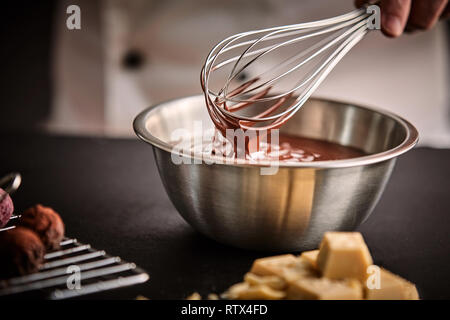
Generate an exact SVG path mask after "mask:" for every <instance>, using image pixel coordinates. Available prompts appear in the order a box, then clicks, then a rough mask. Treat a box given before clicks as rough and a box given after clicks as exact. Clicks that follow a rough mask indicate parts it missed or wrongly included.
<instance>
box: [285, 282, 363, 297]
mask: <svg viewBox="0 0 450 320" xmlns="http://www.w3.org/2000/svg"><path fill="white" fill-rule="evenodd" d="M286 297H287V299H293V300H296V299H300V300H361V299H362V298H363V289H362V286H361V283H360V282H359V281H358V280H355V279H347V280H332V279H327V278H314V277H309V278H301V279H299V280H297V281H295V282H293V283H291V284H290V285H289V287H288V289H287V296H286Z"/></svg>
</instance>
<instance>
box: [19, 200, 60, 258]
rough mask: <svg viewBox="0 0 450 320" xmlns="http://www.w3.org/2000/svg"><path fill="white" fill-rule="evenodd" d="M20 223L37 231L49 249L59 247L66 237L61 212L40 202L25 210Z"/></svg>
mask: <svg viewBox="0 0 450 320" xmlns="http://www.w3.org/2000/svg"><path fill="white" fill-rule="evenodd" d="M18 225H20V226H22V227H25V228H29V229H31V230H33V231H34V232H36V234H37V235H38V236H39V237H40V238H41V241H42V243H43V244H44V246H45V248H46V249H47V250H55V249H58V248H59V243H60V242H61V240H62V239H63V237H64V223H63V221H62V220H61V217H60V216H59V214H57V213H56V212H55V211H54V210H53V209H52V208H49V207H44V206H43V205H40V204H38V205H35V206H34V207H31V208H29V209H27V210H25V211H24V212H23V213H22V217H21V218H20V219H19V221H18Z"/></svg>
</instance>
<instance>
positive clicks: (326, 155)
mask: <svg viewBox="0 0 450 320" xmlns="http://www.w3.org/2000/svg"><path fill="white" fill-rule="evenodd" d="M278 140H279V141H278V143H277V144H275V143H272V144H271V143H266V142H263V141H260V142H259V144H258V146H257V147H256V146H254V144H251V143H246V146H245V153H244V152H243V153H241V154H243V156H245V159H247V160H251V161H280V162H286V163H287V162H289V163H292V162H313V161H328V160H342V159H350V158H357V157H362V156H365V155H367V153H366V152H364V151H362V150H360V149H357V148H354V147H348V146H343V145H340V144H337V143H333V142H329V141H325V140H320V139H313V138H306V137H301V136H296V135H291V134H286V133H280V134H279V139H278ZM251 145H253V146H251ZM188 148H189V149H190V150H191V151H192V152H193V153H196V154H203V155H205V156H222V157H228V158H232V159H233V158H234V159H235V158H243V156H239V151H238V149H237V148H236V147H235V146H233V145H232V144H231V142H229V141H228V140H227V139H226V138H224V137H223V136H222V135H221V134H220V133H218V131H216V135H215V136H214V137H213V138H209V139H206V140H203V141H202V144H198V143H197V144H190V146H189V147H188Z"/></svg>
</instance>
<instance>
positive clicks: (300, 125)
mask: <svg viewBox="0 0 450 320" xmlns="http://www.w3.org/2000/svg"><path fill="white" fill-rule="evenodd" d="M195 121H201V122H202V125H203V127H204V128H210V127H212V122H211V120H210V118H209V115H208V113H207V110H206V107H205V102H204V98H203V96H192V97H186V98H181V99H177V100H172V101H168V102H164V103H161V104H158V105H156V106H154V107H151V108H148V109H146V110H144V111H143V112H142V113H140V114H139V115H138V116H137V117H136V119H135V121H134V130H135V132H136V134H137V135H138V136H139V137H140V138H141V139H142V140H144V141H145V142H147V143H149V144H151V145H152V146H153V150H154V154H155V159H156V162H157V165H158V169H159V173H160V175H161V179H162V182H163V184H164V187H165V188H166V191H167V193H168V195H169V197H170V199H171V201H172V202H173V204H174V205H175V207H176V208H177V210H178V212H179V213H180V214H181V215H182V216H183V218H184V219H185V220H186V221H187V222H188V223H189V224H190V225H191V226H193V227H194V228H195V229H197V230H198V231H200V232H201V233H203V234H205V235H206V236H208V237H210V238H213V239H215V240H217V241H219V242H222V243H226V244H230V245H233V246H236V247H241V248H247V249H256V250H270V251H295V250H306V249H312V248H317V246H318V244H319V241H320V239H321V238H322V235H323V233H324V232H325V231H328V230H354V229H355V228H356V227H357V226H358V225H359V224H361V223H362V222H363V221H364V220H365V219H366V218H367V217H368V216H369V215H370V213H371V212H372V210H373V208H374V207H375V205H376V204H377V202H378V200H379V199H380V197H381V194H382V193H383V190H384V188H385V186H386V183H387V182H388V180H389V177H390V175H391V172H392V169H393V167H394V164H395V161H396V158H397V156H399V155H401V154H402V153H404V152H406V151H408V150H410V149H411V148H412V147H413V146H414V145H415V144H416V143H417V141H418V132H417V130H416V129H415V128H414V126H412V125H411V124H410V123H409V122H408V121H406V120H404V119H402V118H400V117H398V116H396V115H393V114H391V113H388V112H384V111H379V110H374V109H371V108H364V107H360V106H356V105H353V104H349V103H341V102H335V101H328V100H322V99H310V100H309V101H308V102H307V103H306V104H305V105H304V107H303V108H302V109H301V110H300V111H299V112H298V113H297V114H296V115H295V116H294V117H293V118H292V119H291V120H290V121H289V122H287V123H286V125H284V126H283V127H282V128H281V132H286V133H290V134H294V135H301V136H304V137H309V138H317V139H323V140H327V141H331V142H335V143H339V144H341V145H344V146H352V147H356V148H359V149H362V150H364V151H365V152H367V153H369V155H367V156H364V157H359V158H352V159H348V160H337V161H319V162H310V163H296V164H294V163H292V164H286V163H284V164H283V163H280V168H279V170H278V172H277V173H276V174H275V175H261V174H260V173H261V171H260V166H258V165H255V164H249V163H246V161H241V162H240V163H238V164H205V163H203V164H194V163H193V161H192V160H193V159H192V157H187V158H186V156H185V157H184V158H185V160H189V161H190V162H191V164H182V165H176V164H174V163H173V161H172V158H171V151H172V145H171V144H169V142H170V141H171V134H172V133H173V132H174V130H176V129H179V128H184V129H187V130H188V131H189V132H192V131H193V130H194V126H195ZM197 124H198V122H197ZM162 223H164V222H162Z"/></svg>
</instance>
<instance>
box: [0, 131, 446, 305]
mask: <svg viewBox="0 0 450 320" xmlns="http://www.w3.org/2000/svg"><path fill="white" fill-rule="evenodd" d="M0 143H1V147H2V153H1V158H0V159H1V160H0V176H2V175H4V174H6V173H8V172H12V171H18V172H20V173H22V176H23V183H22V186H21V189H20V190H19V191H18V192H17V193H15V194H14V195H13V200H14V202H15V206H16V211H17V212H20V211H22V210H24V209H26V208H27V207H29V206H31V205H34V204H35V203H42V204H45V205H48V206H51V207H53V208H55V209H56V210H57V211H59V212H60V214H61V216H62V217H63V219H64V221H65V223H66V229H67V234H68V235H69V236H71V237H76V238H77V239H79V240H80V241H82V242H85V243H90V244H92V245H93V246H94V247H95V248H97V249H105V250H106V251H107V252H108V253H110V254H112V255H118V256H121V257H122V258H124V259H126V260H128V261H133V262H136V263H137V264H138V265H139V266H140V267H142V268H144V269H145V270H147V271H148V273H149V274H150V280H149V281H148V282H147V283H145V284H142V285H138V286H135V287H130V288H126V289H118V290H115V291H112V292H108V293H106V294H101V295H91V296H87V297H90V298H134V297H136V296H137V295H139V294H141V295H144V296H146V297H148V298H151V299H170V298H172V299H179V298H184V297H185V296H187V295H188V294H190V293H192V292H194V291H198V292H200V293H201V294H207V293H211V292H222V291H224V290H225V289H226V288H227V287H228V286H230V285H231V284H233V283H235V282H238V281H240V280H241V279H242V276H243V274H244V273H245V272H246V271H247V270H248V269H249V268H250V265H251V262H252V261H253V260H254V259H255V258H256V257H260V256H264V255H265V254H264V253H260V252H251V251H244V250H239V249H235V248H232V247H228V246H225V245H221V244H219V243H217V242H214V241H212V240H209V239H207V238H205V237H203V236H202V235H200V234H198V233H197V232H195V231H194V230H193V229H192V228H191V227H190V226H189V225H188V224H187V223H186V222H184V220H183V219H182V218H181V217H180V216H179V215H178V213H177V212H176V210H175V208H174V207H173V206H172V204H171V203H170V201H169V199H168V197H167V195H166V193H165V191H164V189H163V186H162V183H161V181H160V179H159V175H158V172H157V169H156V165H155V161H154V159H153V154H152V150H151V148H150V147H149V146H147V145H145V144H144V143H142V142H140V141H138V140H137V139H136V140H131V139H130V140H126V139H100V138H78V137H57V136H46V135H37V134H33V135H32V134H1V135H0ZM359 230H360V231H361V232H362V233H363V234H364V237H365V239H366V242H367V243H368V246H369V248H370V250H371V252H372V255H373V257H374V260H375V263H377V264H379V265H382V266H384V267H386V268H387V269H389V270H391V271H393V272H395V273H398V274H399V275H401V276H403V277H405V278H407V279H409V280H411V281H413V282H415V283H416V284H417V287H418V289H419V292H420V294H421V297H423V298H424V299H442V298H445V299H449V298H450V292H449V290H448V288H449V285H450V272H449V267H450V241H449V240H450V239H449V238H450V150H448V149H445V150H436V149H430V148H416V149H414V150H412V151H411V152H409V153H407V154H406V155H404V156H402V157H401V158H400V159H399V161H398V162H397V165H396V168H395V170H394V173H393V175H392V178H391V180H390V182H389V184H388V186H387V189H386V191H385V193H384V195H383V196H382V198H381V200H380V203H379V204H378V206H377V207H376V209H375V211H374V212H373V214H372V215H371V217H370V218H369V219H368V220H367V221H366V222H365V223H364V224H363V225H362V226H361V227H360V228H359ZM266 255H267V254H266Z"/></svg>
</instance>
